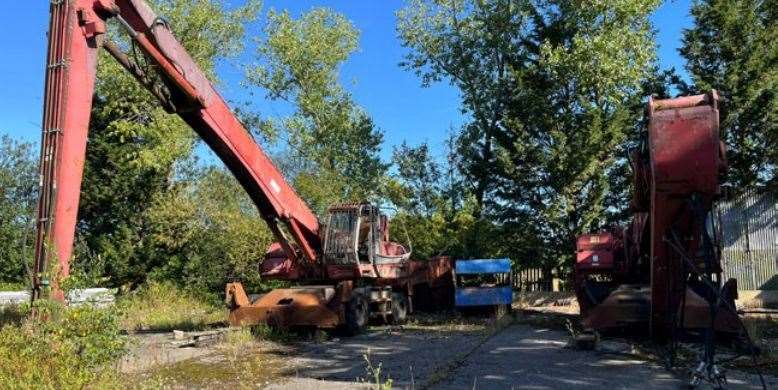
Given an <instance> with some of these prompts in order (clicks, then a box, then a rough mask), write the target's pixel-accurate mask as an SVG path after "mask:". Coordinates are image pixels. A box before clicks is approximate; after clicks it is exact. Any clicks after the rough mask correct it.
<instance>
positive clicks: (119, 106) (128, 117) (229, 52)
mask: <svg viewBox="0 0 778 390" xmlns="http://www.w3.org/2000/svg"><path fill="white" fill-rule="evenodd" d="M150 4H151V5H152V7H153V8H155V10H156V11H157V13H158V14H159V15H164V16H165V17H166V18H167V21H168V22H169V24H170V26H171V28H172V29H173V31H174V33H175V35H176V37H177V38H178V39H179V41H180V42H181V43H182V45H183V46H184V48H185V49H186V50H187V51H188V52H189V53H190V54H191V55H192V57H193V58H194V59H195V61H196V62H197V63H198V65H200V67H201V68H202V69H203V70H204V71H205V72H206V74H207V75H208V76H209V77H210V79H211V80H215V72H214V68H215V65H216V63H217V62H218V61H220V60H221V59H223V58H226V57H229V56H234V55H236V54H238V53H239V52H240V50H241V48H242V43H243V34H244V25H245V23H247V22H248V21H251V20H253V19H254V18H255V16H256V14H257V12H258V10H259V3H258V1H255V0H251V1H249V2H247V3H246V4H245V5H244V6H242V7H240V8H236V9H233V10H228V9H226V8H225V6H224V4H223V2H222V1H220V0H154V1H151V2H150ZM110 32H111V35H112V39H114V40H116V41H118V42H120V43H121V44H122V45H123V46H125V47H127V48H128V49H130V45H131V43H130V42H129V41H128V40H127V39H126V38H125V37H124V36H123V35H121V34H120V33H121V30H120V29H111V30H110ZM140 62H141V64H143V61H142V60H141V61H140ZM149 73H150V74H153V70H149ZM92 118H93V119H92V123H91V126H90V139H89V145H88V147H87V160H86V167H85V170H84V184H83V186H82V187H83V188H84V191H83V192H82V194H83V195H82V201H81V208H80V210H79V221H80V222H79V226H78V228H79V229H78V242H79V245H78V248H77V252H76V256H77V259H76V260H77V261H92V260H93V259H94V258H99V259H100V263H101V264H105V267H106V272H107V273H108V274H110V275H111V277H112V283H115V284H124V283H129V284H136V283H139V282H142V281H143V280H144V279H145V277H146V275H147V274H148V272H149V271H150V270H151V269H152V268H154V267H156V266H159V265H160V264H162V263H164V262H165V261H166V259H165V258H164V257H163V256H161V255H160V256H158V255H156V254H154V253H150V252H148V251H145V250H144V249H143V247H144V245H145V244H146V241H145V240H146V234H147V232H148V229H149V226H148V224H149V220H148V215H147V210H148V209H149V208H150V207H151V206H152V204H153V202H154V200H155V199H157V198H159V195H160V194H161V193H164V192H166V191H168V189H169V188H171V186H172V185H173V183H174V179H175V176H176V169H177V167H178V166H179V165H180V163H181V162H182V161H184V160H185V159H187V158H188V157H189V156H190V155H191V154H192V152H193V150H194V147H195V144H196V136H195V134H194V132H192V130H191V129H190V128H189V127H188V126H187V125H186V124H185V123H184V122H183V121H182V120H181V119H180V118H178V117H177V116H173V115H168V114H166V113H165V112H164V110H163V109H162V108H161V107H160V105H159V103H158V102H157V101H156V100H155V98H154V97H153V96H151V94H149V93H148V92H147V91H146V90H145V89H143V87H142V86H140V85H139V84H138V83H137V82H135V80H134V79H133V78H132V76H130V75H129V74H127V72H125V71H124V69H122V68H121V67H120V66H119V65H118V64H116V63H115V61H113V59H112V58H109V57H108V56H107V55H104V54H102V55H101V58H100V67H99V71H98V82H97V85H96V90H95V103H94V107H93V112H92Z"/></svg>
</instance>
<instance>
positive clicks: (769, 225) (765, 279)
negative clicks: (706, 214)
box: [714, 190, 778, 290]
mask: <svg viewBox="0 0 778 390" xmlns="http://www.w3.org/2000/svg"><path fill="white" fill-rule="evenodd" d="M776 200H778V194H776V191H756V190H754V191H749V192H747V193H745V194H742V195H740V196H737V197H734V198H732V199H730V200H726V201H723V202H720V203H719V204H718V205H717V206H716V208H715V209H714V215H715V217H716V218H715V219H716V220H717V221H718V225H719V228H720V230H721V236H722V237H721V249H722V251H721V257H722V264H723V268H724V279H725V280H726V279H727V278H736V279H737V281H738V288H739V289H740V290H778V202H776Z"/></svg>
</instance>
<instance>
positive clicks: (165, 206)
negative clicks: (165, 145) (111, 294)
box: [141, 167, 273, 293]
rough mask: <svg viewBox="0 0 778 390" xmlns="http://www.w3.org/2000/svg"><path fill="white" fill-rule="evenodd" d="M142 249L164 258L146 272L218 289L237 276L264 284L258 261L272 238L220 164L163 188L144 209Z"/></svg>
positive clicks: (248, 282)
mask: <svg viewBox="0 0 778 390" xmlns="http://www.w3.org/2000/svg"><path fill="white" fill-rule="evenodd" d="M147 217H148V220H149V222H148V230H147V232H146V236H145V241H146V242H145V245H144V246H143V247H142V249H141V250H143V251H144V252H146V254H145V255H146V256H148V257H149V258H158V259H164V261H163V262H160V263H158V264H156V266H155V268H154V269H153V270H152V272H151V275H150V277H151V278H153V279H156V280H171V281H174V282H178V283H182V284H183V285H185V286H187V287H188V288H190V289H192V290H194V291H198V292H218V293H221V291H222V290H223V288H224V285H225V283H227V282H229V281H232V280H241V281H243V282H244V284H246V286H247V288H249V289H250V290H251V291H258V290H259V289H261V288H262V284H261V283H262V281H261V279H260V276H259V269H258V264H259V263H260V262H261V261H262V259H263V257H264V255H265V251H266V250H267V248H268V247H269V246H270V243H271V242H272V241H273V236H272V234H271V233H270V230H269V229H267V226H266V224H265V221H264V220H263V219H262V218H261V217H260V215H259V213H258V212H257V209H256V207H255V206H254V203H253V202H252V201H251V199H250V198H249V196H248V194H247V193H246V191H244V190H243V188H242V187H241V186H240V184H239V183H238V181H237V180H236V179H235V178H234V177H233V176H232V174H231V173H230V172H228V171H226V170H225V169H223V168H214V167H207V168H203V169H201V170H198V172H196V173H195V174H194V175H193V176H192V177H191V178H190V179H188V180H185V181H181V182H179V183H178V184H177V185H176V187H175V188H174V189H172V190H171V191H168V192H164V193H161V194H159V195H158V196H157V198H156V199H154V201H153V203H152V205H151V207H150V208H149V210H148V212H147Z"/></svg>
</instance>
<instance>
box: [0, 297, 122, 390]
mask: <svg viewBox="0 0 778 390" xmlns="http://www.w3.org/2000/svg"><path fill="white" fill-rule="evenodd" d="M35 309H36V311H37V314H36V316H35V318H29V319H26V320H24V321H22V322H21V323H19V324H16V325H5V326H3V327H2V329H0V388H4V389H17V388H57V389H76V388H78V389H80V388H84V387H99V388H119V387H121V386H120V382H119V380H118V377H117V376H116V373H115V372H114V370H112V369H111V368H112V367H111V363H112V362H114V361H115V360H117V359H118V358H119V357H120V356H122V355H123V354H124V353H125V352H126V346H127V340H126V337H125V336H122V335H121V334H120V328H119V317H118V314H117V313H116V312H115V311H114V310H112V309H100V308H94V307H90V306H80V307H73V308H65V307H63V306H61V305H60V304H58V303H56V302H51V301H43V300H41V301H38V302H36V305H35ZM27 310H28V309H27ZM27 313H29V310H28V312H27ZM27 313H25V314H27Z"/></svg>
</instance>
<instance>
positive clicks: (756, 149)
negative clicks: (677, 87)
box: [680, 0, 778, 189]
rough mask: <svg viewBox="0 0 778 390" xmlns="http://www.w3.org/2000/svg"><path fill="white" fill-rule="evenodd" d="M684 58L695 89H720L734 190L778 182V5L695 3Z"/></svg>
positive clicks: (729, 0)
mask: <svg viewBox="0 0 778 390" xmlns="http://www.w3.org/2000/svg"><path fill="white" fill-rule="evenodd" d="M691 14H692V16H693V17H694V27H692V28H690V29H687V30H685V31H684V36H683V46H682V47H681V49H680V52H681V54H682V55H683V56H684V57H685V58H686V60H687V63H686V69H687V70H688V71H689V74H690V76H691V78H692V82H693V84H694V85H693V86H692V87H687V89H689V90H690V92H691V91H704V90H709V89H711V88H716V89H717V90H719V93H720V94H721V96H722V97H723V98H724V100H723V101H722V103H721V105H720V122H721V128H722V130H723V136H724V140H725V142H726V144H727V146H728V148H729V150H728V155H727V157H728V161H729V165H730V170H729V172H730V175H729V181H730V184H732V185H733V186H734V187H735V188H736V189H743V188H746V187H748V186H751V185H760V184H766V183H770V182H775V181H776V180H778V176H776V173H778V172H777V171H778V23H776V21H778V1H775V0H765V1H762V0H697V1H695V2H694V4H693V5H692V10H691Z"/></svg>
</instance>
